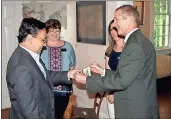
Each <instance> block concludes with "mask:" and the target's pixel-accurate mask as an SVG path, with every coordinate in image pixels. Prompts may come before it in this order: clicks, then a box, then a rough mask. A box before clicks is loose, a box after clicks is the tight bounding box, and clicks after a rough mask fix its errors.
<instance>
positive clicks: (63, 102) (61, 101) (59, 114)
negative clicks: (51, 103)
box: [55, 94, 70, 119]
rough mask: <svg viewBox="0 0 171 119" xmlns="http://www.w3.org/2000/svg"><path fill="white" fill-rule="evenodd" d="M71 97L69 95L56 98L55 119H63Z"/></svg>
mask: <svg viewBox="0 0 171 119" xmlns="http://www.w3.org/2000/svg"><path fill="white" fill-rule="evenodd" d="M69 96H70V95H69V94H68V95H67V96H55V119H63V116H64V112H65V110H66V108H67V105H68V102H69Z"/></svg>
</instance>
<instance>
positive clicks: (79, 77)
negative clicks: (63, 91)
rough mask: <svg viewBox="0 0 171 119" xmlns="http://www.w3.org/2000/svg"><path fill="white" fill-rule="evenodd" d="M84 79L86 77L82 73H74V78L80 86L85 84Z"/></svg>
mask: <svg viewBox="0 0 171 119" xmlns="http://www.w3.org/2000/svg"><path fill="white" fill-rule="evenodd" d="M86 78H87V76H86V75H85V74H84V73H76V74H75V76H74V79H75V80H76V82H77V83H80V84H86Z"/></svg>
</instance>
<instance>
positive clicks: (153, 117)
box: [75, 5, 159, 119]
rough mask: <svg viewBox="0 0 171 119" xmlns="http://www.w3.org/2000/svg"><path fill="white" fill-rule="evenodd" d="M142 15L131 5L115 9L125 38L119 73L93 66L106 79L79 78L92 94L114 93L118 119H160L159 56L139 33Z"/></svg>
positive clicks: (78, 75) (119, 31)
mask: <svg viewBox="0 0 171 119" xmlns="http://www.w3.org/2000/svg"><path fill="white" fill-rule="evenodd" d="M139 19H140V17H139V13H138V12H137V10H136V9H135V8H134V7H133V6H131V5H123V6H121V7H119V8H117V9H116V11H115V16H114V24H115V27H116V28H117V30H118V34H119V35H122V36H125V39H124V41H125V46H124V49H123V52H122V53H121V56H120V61H119V64H118V67H117V70H116V71H115V72H114V71H111V70H104V69H103V68H101V67H100V66H99V65H98V64H97V63H92V64H91V65H90V66H91V70H92V71H93V72H96V73H99V74H101V75H102V74H104V75H105V76H104V77H102V76H85V75H84V74H77V75H76V76H75V78H76V81H77V82H79V83H82V84H86V87H87V90H88V91H89V92H103V91H104V92H110V91H114V92H115V93H114V95H115V96H114V98H115V103H114V105H115V118H116V119H157V118H159V111H158V104H157V94H156V52H155V49H154V47H153V44H152V43H151V42H150V40H148V39H147V38H146V37H145V36H144V35H143V34H142V33H141V31H140V30H139V28H138V25H139V21H140V20H139Z"/></svg>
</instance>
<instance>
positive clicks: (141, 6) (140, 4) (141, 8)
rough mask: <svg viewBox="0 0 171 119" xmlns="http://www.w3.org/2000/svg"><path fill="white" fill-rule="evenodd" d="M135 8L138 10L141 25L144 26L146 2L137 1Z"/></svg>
mask: <svg viewBox="0 0 171 119" xmlns="http://www.w3.org/2000/svg"><path fill="white" fill-rule="evenodd" d="M134 7H135V8H136V9H137V11H138V12H139V15H140V25H143V24H144V1H135V2H134Z"/></svg>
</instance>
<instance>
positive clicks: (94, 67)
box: [89, 62, 104, 75]
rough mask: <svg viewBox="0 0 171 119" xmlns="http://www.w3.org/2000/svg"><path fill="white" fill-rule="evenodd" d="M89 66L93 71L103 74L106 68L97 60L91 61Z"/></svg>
mask: <svg viewBox="0 0 171 119" xmlns="http://www.w3.org/2000/svg"><path fill="white" fill-rule="evenodd" d="M89 66H90V70H91V71H92V72H94V73H97V74H100V75H103V72H104V69H103V68H102V67H101V66H100V65H99V64H97V63H96V62H93V63H91V64H90V65H89Z"/></svg>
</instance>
